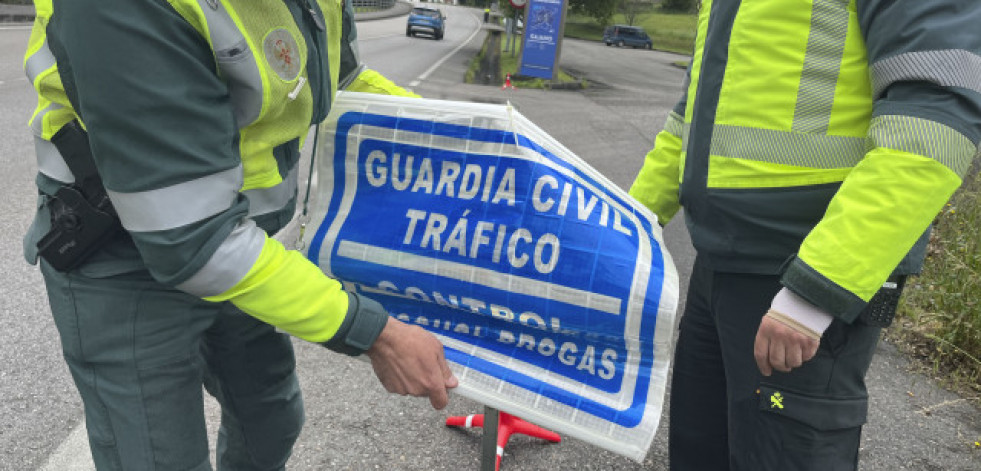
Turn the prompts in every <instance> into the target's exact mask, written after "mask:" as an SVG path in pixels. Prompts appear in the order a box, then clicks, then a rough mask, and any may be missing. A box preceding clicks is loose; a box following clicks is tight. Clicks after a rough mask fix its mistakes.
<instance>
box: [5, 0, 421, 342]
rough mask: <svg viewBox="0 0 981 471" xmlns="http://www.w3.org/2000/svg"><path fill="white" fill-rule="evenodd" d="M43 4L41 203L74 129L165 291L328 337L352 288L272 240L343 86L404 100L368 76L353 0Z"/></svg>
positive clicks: (30, 68) (35, 34) (37, 31)
mask: <svg viewBox="0 0 981 471" xmlns="http://www.w3.org/2000/svg"><path fill="white" fill-rule="evenodd" d="M35 7H36V11H37V17H36V21H35V23H34V29H33V31H32V34H31V39H30V43H29V46H28V50H27V53H26V57H25V61H24V66H25V70H26V72H27V74H28V77H29V79H30V80H31V82H32V84H33V85H34V87H35V89H36V90H37V93H38V107H37V110H36V111H35V113H34V115H33V117H32V118H31V123H30V124H31V129H32V130H33V132H34V136H35V142H36V148H37V158H38V168H39V175H38V178H37V182H38V187H39V189H40V190H41V193H42V194H47V195H53V194H54V192H55V191H56V190H57V188H58V187H59V186H61V185H64V184H66V183H71V182H73V181H74V176H73V175H72V174H71V172H70V170H69V168H68V166H67V165H66V164H65V162H64V160H63V159H62V156H61V155H60V154H59V153H58V150H57V149H56V148H55V146H54V145H52V144H51V142H50V139H51V137H52V136H53V135H54V134H55V133H56V132H57V131H58V130H59V129H60V128H61V127H62V126H64V125H65V123H67V122H69V121H71V120H73V119H78V120H79V121H80V122H81V123H82V124H83V125H84V126H85V128H86V129H87V131H88V132H89V139H90V144H91V148H92V152H93V155H94V158H95V163H96V166H97V168H98V171H99V175H100V176H101V178H102V182H103V184H104V185H105V187H106V189H107V191H108V193H109V196H110V199H111V200H112V203H113V206H114V207H115V209H116V211H117V212H118V214H119V217H120V220H121V222H122V225H123V227H124V228H125V229H126V230H127V231H128V232H129V234H130V235H131V236H132V239H133V241H134V243H135V245H136V247H137V248H138V249H139V253H140V258H142V260H141V263H143V264H145V265H146V267H147V268H148V269H149V271H150V273H151V274H152V275H153V276H154V277H155V278H156V279H157V280H158V281H160V282H162V283H164V284H167V285H170V286H174V287H176V288H178V289H180V290H183V291H185V292H188V293H191V294H194V295H197V296H199V297H202V298H204V299H208V300H212V301H226V300H227V301H231V302H232V303H234V304H235V305H236V306H238V307H239V308H240V309H242V310H244V311H245V312H247V313H249V314H251V315H253V316H255V317H257V318H259V319H261V320H263V321H265V322H268V323H270V324H273V325H275V326H278V327H280V328H281V329H283V330H285V331H287V332H290V333H291V334H294V335H296V336H298V337H301V338H304V339H306V340H310V341H313V342H324V341H327V340H329V339H331V338H332V337H333V336H334V335H335V334H336V333H337V332H338V329H339V327H341V326H342V323H343V322H344V321H345V312H347V310H348V296H347V294H346V293H345V292H344V291H343V290H342V288H341V286H340V284H339V283H338V282H337V281H335V280H332V279H330V278H328V277H326V276H325V275H324V274H323V273H322V272H321V271H320V269H319V268H318V267H316V266H315V265H314V264H312V263H311V262H309V261H308V260H306V259H305V258H304V257H303V256H302V255H301V254H300V253H298V252H295V251H288V250H286V249H285V248H284V246H283V245H282V244H281V243H280V242H278V241H276V240H275V239H272V238H270V237H269V236H268V235H267V234H269V233H273V232H275V231H277V230H279V229H280V228H282V227H283V226H284V225H285V224H286V222H288V221H289V220H290V219H291V218H292V216H293V212H294V209H295V205H296V194H297V175H298V169H297V163H298V161H299V158H300V148H301V147H302V145H303V141H304V139H305V137H306V135H307V133H308V131H309V129H310V126H311V124H316V123H319V122H320V121H322V120H323V119H324V117H325V116H326V115H327V112H328V110H329V109H330V104H331V100H332V97H333V95H334V94H335V93H336V92H337V90H338V89H339V88H343V87H347V88H348V89H353V90H358V91H374V92H382V93H395V94H407V93H408V92H406V91H405V90H402V89H400V88H398V87H396V86H395V85H394V84H392V83H391V82H389V81H388V80H387V79H385V78H384V77H382V76H381V75H379V74H377V73H376V72H373V71H370V70H366V69H363V68H362V67H361V66H360V63H359V59H358V53H357V46H356V44H355V42H354V41H355V39H356V32H355V27H354V16H353V10H352V8H351V5H350V1H345V0H168V1H161V0H64V1H62V0H38V1H36V2H35ZM26 245H27V246H28V249H30V247H29V246H30V244H26ZM30 255H33V254H30Z"/></svg>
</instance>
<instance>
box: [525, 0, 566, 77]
mask: <svg viewBox="0 0 981 471" xmlns="http://www.w3.org/2000/svg"><path fill="white" fill-rule="evenodd" d="M562 2H563V0H531V4H530V5H529V6H528V25H527V26H526V27H525V38H524V46H523V48H522V52H521V69H520V70H519V71H518V73H520V74H521V75H527V76H530V77H538V78H543V79H551V78H552V77H553V76H554V72H555V56H556V53H557V51H558V45H559V40H560V38H559V34H560V32H561V29H562V6H563V4H562Z"/></svg>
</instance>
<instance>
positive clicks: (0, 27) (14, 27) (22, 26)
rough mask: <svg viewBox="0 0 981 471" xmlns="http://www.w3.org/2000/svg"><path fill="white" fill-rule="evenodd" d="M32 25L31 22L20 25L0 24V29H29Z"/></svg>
mask: <svg viewBox="0 0 981 471" xmlns="http://www.w3.org/2000/svg"><path fill="white" fill-rule="evenodd" d="M33 27H34V25H31V24H26V25H20V26H0V31H16V30H21V29H31V28H33Z"/></svg>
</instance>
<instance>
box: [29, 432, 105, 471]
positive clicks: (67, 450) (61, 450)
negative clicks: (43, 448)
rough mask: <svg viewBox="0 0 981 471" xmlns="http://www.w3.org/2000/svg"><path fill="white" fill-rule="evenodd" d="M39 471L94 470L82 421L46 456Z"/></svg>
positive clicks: (87, 437)
mask: <svg viewBox="0 0 981 471" xmlns="http://www.w3.org/2000/svg"><path fill="white" fill-rule="evenodd" d="M40 471H95V464H94V463H92V452H91V451H89V436H88V434H87V433H86V432H85V422H84V421H83V422H82V423H81V424H79V426H78V427H75V430H72V433H71V434H69V435H68V438H66V439H65V441H64V442H62V443H61V445H59V446H58V449H57V450H55V452H54V453H52V454H51V456H49V457H48V461H47V462H45V463H44V466H42V467H41V470H40Z"/></svg>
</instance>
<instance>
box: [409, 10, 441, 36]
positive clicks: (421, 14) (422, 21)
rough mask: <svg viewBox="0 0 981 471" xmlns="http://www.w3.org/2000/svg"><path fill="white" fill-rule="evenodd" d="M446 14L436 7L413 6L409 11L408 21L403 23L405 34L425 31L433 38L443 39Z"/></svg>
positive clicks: (410, 34) (411, 34)
mask: <svg viewBox="0 0 981 471" xmlns="http://www.w3.org/2000/svg"><path fill="white" fill-rule="evenodd" d="M445 22H446V16H444V15H443V12H442V11H441V10H439V9H436V8H425V7H415V8H413V9H412V11H411V12H409V22H408V23H407V24H406V25H405V35H406V36H415V34H416V33H420V32H421V33H427V34H430V35H432V37H433V38H434V39H443V31H444V23H445Z"/></svg>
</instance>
